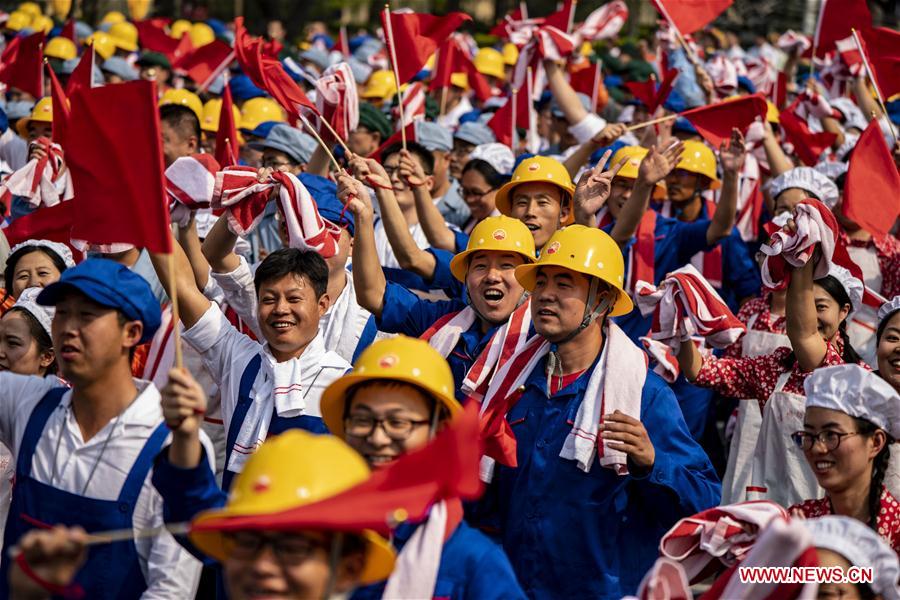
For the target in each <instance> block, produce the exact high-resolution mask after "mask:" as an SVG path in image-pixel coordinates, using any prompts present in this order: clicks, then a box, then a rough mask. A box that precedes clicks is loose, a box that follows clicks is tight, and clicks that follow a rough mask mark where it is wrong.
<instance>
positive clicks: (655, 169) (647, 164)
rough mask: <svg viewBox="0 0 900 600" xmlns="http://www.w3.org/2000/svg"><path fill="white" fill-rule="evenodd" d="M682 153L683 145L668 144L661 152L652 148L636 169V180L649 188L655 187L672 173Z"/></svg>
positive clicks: (680, 143)
mask: <svg viewBox="0 0 900 600" xmlns="http://www.w3.org/2000/svg"><path fill="white" fill-rule="evenodd" d="M682 152H684V143H682V142H680V141H679V142H676V143H674V144H669V145H668V146H666V147H665V148H664V149H663V150H662V151H661V152H660V151H659V150H657V148H656V146H652V147H651V148H650V150H649V151H648V152H647V156H645V157H644V160H642V161H641V166H640V167H638V180H639V181H641V182H642V183H645V184H647V185H649V186H653V185H656V184H657V183H659V182H660V181H662V180H663V179H665V178H666V175H668V174H669V173H671V172H672V170H673V169H674V168H675V165H677V164H678V161H679V160H680V159H681V154H682Z"/></svg>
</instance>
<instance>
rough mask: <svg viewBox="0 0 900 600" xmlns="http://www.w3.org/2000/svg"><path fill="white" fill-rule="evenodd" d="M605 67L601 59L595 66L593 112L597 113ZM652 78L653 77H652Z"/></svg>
mask: <svg viewBox="0 0 900 600" xmlns="http://www.w3.org/2000/svg"><path fill="white" fill-rule="evenodd" d="M602 66H603V61H602V60H600V59H599V58H598V59H597V62H596V63H595V65H594V89H593V90H591V112H592V113H595V112H597V96H599V95H600V81H601V78H600V69H601V68H602ZM651 77H653V76H652V75H651Z"/></svg>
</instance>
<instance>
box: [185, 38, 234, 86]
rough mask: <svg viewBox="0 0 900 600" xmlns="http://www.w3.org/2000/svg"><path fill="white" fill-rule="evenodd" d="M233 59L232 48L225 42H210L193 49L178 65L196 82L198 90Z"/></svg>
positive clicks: (210, 81)
mask: <svg viewBox="0 0 900 600" xmlns="http://www.w3.org/2000/svg"><path fill="white" fill-rule="evenodd" d="M232 60H234V50H232V49H231V46H229V45H228V44H226V43H225V42H221V41H219V40H213V41H212V42H210V43H208V44H206V45H205V46H201V47H199V48H197V49H196V50H194V52H192V53H191V54H190V55H188V56H186V57H185V58H183V59H182V60H181V61H180V62H179V63H178V67H179V68H180V69H182V70H184V71H185V72H187V74H188V76H189V77H190V78H191V79H193V80H194V81H195V82H196V83H197V87H198V89H199V90H205V89H206V88H207V87H209V84H210V83H212V81H213V79H215V78H216V77H218V76H219V74H220V73H221V72H222V71H224V70H225V69H226V68H227V67H228V65H229V63H231V61H232Z"/></svg>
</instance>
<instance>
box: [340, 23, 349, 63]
mask: <svg viewBox="0 0 900 600" xmlns="http://www.w3.org/2000/svg"><path fill="white" fill-rule="evenodd" d="M338 50H340V51H341V56H343V57H344V58H349V57H350V41H349V40H348V39H347V26H346V25H341V31H340V35H339V37H338Z"/></svg>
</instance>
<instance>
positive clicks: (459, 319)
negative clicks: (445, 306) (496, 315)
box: [420, 306, 478, 358]
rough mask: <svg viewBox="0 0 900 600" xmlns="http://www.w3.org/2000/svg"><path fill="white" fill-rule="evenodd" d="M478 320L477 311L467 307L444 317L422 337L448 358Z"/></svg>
mask: <svg viewBox="0 0 900 600" xmlns="http://www.w3.org/2000/svg"><path fill="white" fill-rule="evenodd" d="M477 318H478V315H477V314H476V313H475V309H473V308H472V307H471V306H467V307H465V308H464V309H462V310H458V311H456V312H452V313H448V314H446V315H444V316H443V317H441V318H440V319H438V320H437V321H435V322H434V324H433V325H432V326H431V327H429V328H428V329H427V330H426V331H425V333H423V334H422V335H421V336H420V337H421V339H423V340H425V341H426V342H428V344H429V345H430V346H431V347H432V348H434V349H435V350H437V351H438V352H440V354H441V356H443V357H444V358H447V357H448V356H450V353H451V352H453V349H454V348H455V347H456V344H458V343H459V338H460V336H461V335H462V334H463V333H464V332H466V331H468V330H469V329H470V328H471V327H472V325H474V324H475V320H476V319H477Z"/></svg>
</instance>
